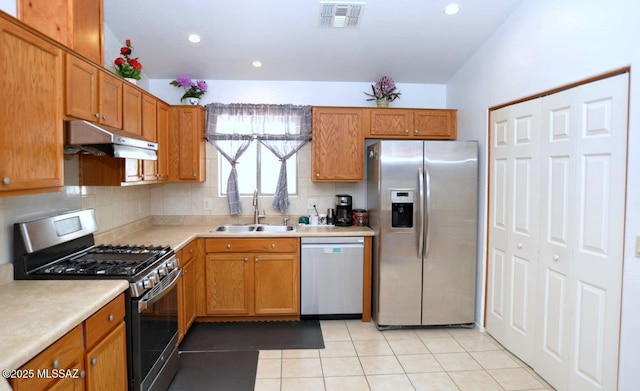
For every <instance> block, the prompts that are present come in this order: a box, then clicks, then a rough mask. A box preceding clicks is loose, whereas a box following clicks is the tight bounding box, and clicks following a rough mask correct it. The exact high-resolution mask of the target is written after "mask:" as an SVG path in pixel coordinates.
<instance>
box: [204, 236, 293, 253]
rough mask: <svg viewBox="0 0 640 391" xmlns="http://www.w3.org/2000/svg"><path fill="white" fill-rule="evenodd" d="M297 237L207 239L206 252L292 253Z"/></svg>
mask: <svg viewBox="0 0 640 391" xmlns="http://www.w3.org/2000/svg"><path fill="white" fill-rule="evenodd" d="M299 247H300V241H299V239H298V238H287V239H282V238H260V239H207V243H206V251H207V253H237V252H260V253H294V252H298V249H299Z"/></svg>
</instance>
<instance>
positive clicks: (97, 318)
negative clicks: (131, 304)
mask: <svg viewBox="0 0 640 391" xmlns="http://www.w3.org/2000/svg"><path fill="white" fill-rule="evenodd" d="M122 319H124V293H123V294H121V295H120V296H118V297H116V298H115V299H113V300H112V301H111V302H110V303H109V304H107V305H105V306H104V307H102V308H101V309H100V310H98V312H96V313H95V314H93V315H92V316H91V317H90V318H89V319H87V320H86V321H85V322H84V327H85V329H84V337H85V342H86V346H87V349H89V348H91V347H92V346H93V345H95V344H96V342H98V341H100V340H101V339H102V338H103V337H104V336H105V335H106V334H107V333H108V332H109V331H111V330H112V329H113V328H114V327H116V326H117V325H119V324H120V322H121V321H122Z"/></svg>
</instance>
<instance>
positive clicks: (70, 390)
mask: <svg viewBox="0 0 640 391" xmlns="http://www.w3.org/2000/svg"><path fill="white" fill-rule="evenodd" d="M71 368H73V369H72V372H70V373H71V374H72V375H73V376H75V377H65V378H62V379H60V380H58V381H57V382H55V383H54V384H51V385H49V386H47V391H82V390H84V382H85V378H86V373H85V370H84V363H83V362H78V363H75V364H73V366H72V367H71ZM75 370H78V372H77V373H75ZM32 391H33V390H32Z"/></svg>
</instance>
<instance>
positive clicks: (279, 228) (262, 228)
mask: <svg viewBox="0 0 640 391" xmlns="http://www.w3.org/2000/svg"><path fill="white" fill-rule="evenodd" d="M295 230H296V227H294V226H293V225H258V226H257V227H256V232H290V231H295Z"/></svg>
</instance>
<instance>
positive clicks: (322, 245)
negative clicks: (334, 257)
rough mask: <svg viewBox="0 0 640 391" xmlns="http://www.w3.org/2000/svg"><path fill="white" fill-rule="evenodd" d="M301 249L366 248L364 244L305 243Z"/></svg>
mask: <svg viewBox="0 0 640 391" xmlns="http://www.w3.org/2000/svg"><path fill="white" fill-rule="evenodd" d="M300 247H301V248H302V249H303V250H304V249H306V248H364V243H324V244H321V243H314V244H310V243H309V244H304V243H303V244H302V245H301V246H300Z"/></svg>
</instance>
